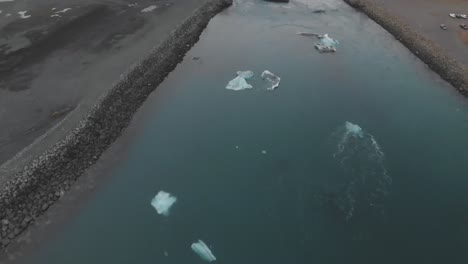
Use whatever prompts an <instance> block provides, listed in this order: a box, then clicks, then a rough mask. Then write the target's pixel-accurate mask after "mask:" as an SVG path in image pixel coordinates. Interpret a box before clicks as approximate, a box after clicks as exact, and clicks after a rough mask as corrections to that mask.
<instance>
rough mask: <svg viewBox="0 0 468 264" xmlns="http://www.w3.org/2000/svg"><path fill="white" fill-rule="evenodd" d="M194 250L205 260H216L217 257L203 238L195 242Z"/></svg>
mask: <svg viewBox="0 0 468 264" xmlns="http://www.w3.org/2000/svg"><path fill="white" fill-rule="evenodd" d="M192 250H193V251H194V252H195V253H197V254H198V255H199V256H200V258H202V259H203V260H205V261H208V262H212V261H215V260H216V257H215V256H214V255H213V253H211V250H210V248H209V247H208V246H207V245H206V244H205V242H203V241H202V240H198V242H196V243H193V244H192Z"/></svg>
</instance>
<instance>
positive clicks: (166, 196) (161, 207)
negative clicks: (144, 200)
mask: <svg viewBox="0 0 468 264" xmlns="http://www.w3.org/2000/svg"><path fill="white" fill-rule="evenodd" d="M175 202H177V198H176V197H174V196H171V194H170V193H167V192H165V191H160V192H159V193H158V194H157V195H156V196H155V197H154V198H153V200H151V205H152V206H153V207H154V209H156V211H157V212H158V214H162V215H164V216H168V215H169V209H171V207H172V206H173V205H174V203H175Z"/></svg>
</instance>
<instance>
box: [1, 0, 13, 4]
mask: <svg viewBox="0 0 468 264" xmlns="http://www.w3.org/2000/svg"><path fill="white" fill-rule="evenodd" d="M13 1H15V0H0V3H3V2H13Z"/></svg>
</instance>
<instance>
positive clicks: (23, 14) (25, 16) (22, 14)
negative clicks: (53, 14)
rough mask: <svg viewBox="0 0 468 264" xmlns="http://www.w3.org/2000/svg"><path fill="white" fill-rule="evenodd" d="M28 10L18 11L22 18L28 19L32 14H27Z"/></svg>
mask: <svg viewBox="0 0 468 264" xmlns="http://www.w3.org/2000/svg"><path fill="white" fill-rule="evenodd" d="M27 12H28V11H19V12H18V15H19V16H20V18H21V19H26V18H30V17H31V15H26V13H27Z"/></svg>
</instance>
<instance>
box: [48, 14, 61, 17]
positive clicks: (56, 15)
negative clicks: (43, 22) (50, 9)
mask: <svg viewBox="0 0 468 264" xmlns="http://www.w3.org/2000/svg"><path fill="white" fill-rule="evenodd" d="M50 17H60V15H59V14H53V15H51V16H50Z"/></svg>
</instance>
